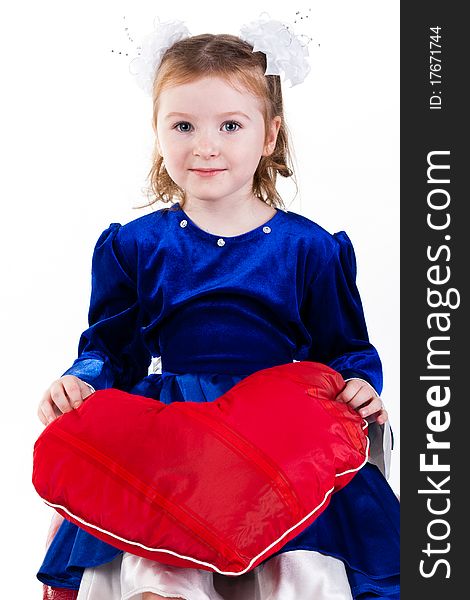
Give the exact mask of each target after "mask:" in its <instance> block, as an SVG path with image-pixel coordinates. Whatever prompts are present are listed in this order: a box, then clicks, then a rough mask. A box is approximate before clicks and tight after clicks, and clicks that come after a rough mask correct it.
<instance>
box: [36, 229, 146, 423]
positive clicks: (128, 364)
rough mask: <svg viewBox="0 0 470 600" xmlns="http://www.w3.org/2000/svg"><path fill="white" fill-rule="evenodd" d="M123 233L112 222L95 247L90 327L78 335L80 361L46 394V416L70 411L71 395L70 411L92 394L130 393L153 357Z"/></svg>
mask: <svg viewBox="0 0 470 600" xmlns="http://www.w3.org/2000/svg"><path fill="white" fill-rule="evenodd" d="M120 232H121V225H120V224H119V223H112V224H111V225H110V226H109V227H108V228H107V229H106V230H105V231H103V233H102V234H101V235H100V237H99V239H98V241H97V243H96V245H95V248H94V251H93V258H92V269H91V298H90V308H89V311H88V324H89V327H88V328H87V329H86V330H85V331H84V332H83V333H82V335H81V337H80V341H79V345H78V357H77V359H76V360H75V361H74V363H73V364H72V366H71V367H70V368H69V369H67V371H65V373H63V374H62V376H61V378H60V379H59V380H57V381H56V382H54V383H53V384H52V386H51V387H50V388H49V390H47V392H46V393H45V395H44V396H43V399H42V401H41V405H40V412H41V413H42V414H45V413H47V414H48V415H49V416H50V414H51V411H52V409H54V411H55V413H56V416H57V414H60V413H61V412H66V410H62V408H66V409H67V406H68V404H69V403H68V401H67V400H70V396H71V395H72V396H73V400H74V401H75V402H72V401H70V405H71V406H70V408H69V410H71V408H72V407H74V403H75V404H77V405H78V404H79V403H80V401H81V400H82V399H83V398H84V397H86V396H87V395H89V393H91V392H92V391H93V390H98V389H106V388H110V387H116V388H119V389H123V390H125V391H127V390H129V389H130V388H132V387H133V385H135V383H136V382H137V381H139V379H142V378H143V377H145V376H146V375H147V372H148V366H149V364H150V361H151V354H150V352H149V351H148V349H147V348H146V347H145V345H144V343H143V340H142V336H141V311H140V307H139V301H138V294H137V285H136V273H135V268H134V269H132V267H131V265H130V263H129V262H128V258H127V257H126V255H125V248H124V242H123V240H122V239H121V235H120ZM54 386H55V387H54ZM90 386H91V387H90ZM80 396H81V398H80ZM38 412H39V411H38ZM40 418H41V417H40ZM41 420H42V419H41Z"/></svg>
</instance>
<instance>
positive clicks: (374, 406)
mask: <svg viewBox="0 0 470 600" xmlns="http://www.w3.org/2000/svg"><path fill="white" fill-rule="evenodd" d="M359 406H360V408H359V411H358V412H359V414H360V415H361V417H369V416H370V415H373V414H375V413H377V412H379V411H381V410H382V409H383V403H382V399H381V398H380V397H379V396H376V397H375V398H372V400H370V401H369V402H368V403H367V404H366V405H359Z"/></svg>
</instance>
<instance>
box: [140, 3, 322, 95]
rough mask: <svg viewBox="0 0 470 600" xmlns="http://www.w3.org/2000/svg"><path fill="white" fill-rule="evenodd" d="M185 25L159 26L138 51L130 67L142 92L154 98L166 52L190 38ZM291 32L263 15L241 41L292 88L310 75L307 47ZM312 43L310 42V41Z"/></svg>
mask: <svg viewBox="0 0 470 600" xmlns="http://www.w3.org/2000/svg"><path fill="white" fill-rule="evenodd" d="M190 36H191V33H190V32H189V30H188V28H187V27H186V25H185V24H184V22H183V21H178V20H174V21H165V22H163V23H161V22H159V23H158V25H157V26H156V28H155V29H154V31H152V32H151V33H150V34H148V35H147V36H146V37H145V38H144V39H143V40H142V43H141V46H140V47H139V53H138V56H137V57H136V58H134V59H133V60H132V61H131V63H130V70H131V73H132V74H133V75H134V77H135V80H136V82H137V84H138V85H139V87H140V88H142V89H143V90H144V91H145V92H146V93H147V94H149V95H152V87H153V80H154V77H155V73H156V70H157V68H158V65H159V64H160V61H161V59H162V57H163V54H164V53H165V51H166V50H167V49H168V48H170V47H171V46H172V45H173V44H174V43H175V42H178V41H180V40H182V39H185V38H187V37H190ZM302 37H305V36H297V35H295V34H293V33H292V32H291V28H290V27H289V26H287V25H284V24H283V23H281V22H280V21H275V20H273V19H270V18H269V15H266V13H263V15H261V17H260V19H258V20H255V21H252V22H251V23H249V24H247V25H243V26H242V27H241V29H240V38H241V39H242V40H244V41H246V42H248V43H249V44H251V45H252V46H253V52H264V53H265V54H266V65H267V66H266V71H265V75H283V76H284V81H290V87H293V86H294V85H297V84H299V83H302V82H303V81H304V79H305V77H306V76H307V75H308V73H309V72H310V65H309V63H308V61H307V57H308V55H309V54H308V48H307V43H308V42H307V43H303V41H302ZM309 41H310V38H309Z"/></svg>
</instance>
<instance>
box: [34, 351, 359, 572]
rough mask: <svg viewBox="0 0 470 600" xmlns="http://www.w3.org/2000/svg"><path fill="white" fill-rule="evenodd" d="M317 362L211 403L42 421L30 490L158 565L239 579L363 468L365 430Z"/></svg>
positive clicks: (119, 396)
mask: <svg viewBox="0 0 470 600" xmlns="http://www.w3.org/2000/svg"><path fill="white" fill-rule="evenodd" d="M343 388H344V380H343V378H342V377H341V375H340V374H339V373H337V372H336V371H334V370H332V369H330V368H329V367H326V366H325V365H321V364H319V363H313V362H295V363H289V364H286V365H280V366H277V367H272V368H270V369H264V370H262V371H258V372H256V373H254V374H252V375H250V376H248V377H246V378H245V379H243V380H242V381H240V382H239V383H238V384H236V385H235V386H233V387H232V388H231V389H230V390H229V391H228V392H226V393H225V394H223V395H222V396H220V397H219V398H218V399H217V400H215V401H214V402H207V403H199V402H191V401H187V402H174V403H172V404H163V403H162V402H160V401H157V400H153V399H151V398H146V397H143V396H137V395H135V394H129V393H126V392H122V391H119V390H116V389H107V390H100V391H97V392H95V393H94V394H92V395H91V396H89V397H88V398H87V399H86V401H85V402H84V403H83V404H82V405H81V406H80V408H78V409H77V410H75V411H72V412H69V413H65V414H63V415H61V416H60V417H59V418H57V419H56V420H55V421H53V422H52V423H51V424H50V425H48V426H47V427H46V428H45V429H44V431H43V432H42V434H41V435H40V436H39V438H38V440H37V441H36V443H35V446H34V465H33V484H34V486H35V488H36V490H37V492H38V494H39V495H40V496H41V498H42V499H43V500H44V501H45V502H46V503H47V504H49V505H50V506H53V507H54V508H55V509H56V510H57V511H58V512H59V513H60V514H61V515H63V516H64V517H65V518H67V519H69V520H70V521H72V522H73V523H76V524H77V525H78V526H79V527H81V528H83V529H85V530H86V531H88V532H89V533H91V534H93V535H94V536H95V537H98V538H100V539H102V540H104V541H105V542H108V543H110V544H112V545H113V546H115V547H117V548H120V549H121V550H125V551H128V552H131V553H133V554H137V555H139V556H143V557H146V558H150V559H152V560H157V561H159V562H162V563H165V564H169V565H175V566H181V567H194V568H199V569H206V570H209V571H217V572H219V573H222V574H224V575H241V574H243V573H245V572H247V571H249V570H251V569H253V568H254V567H256V566H257V565H258V564H259V563H260V562H261V561H263V560H265V559H266V558H268V557H269V556H271V555H272V554H274V553H275V552H276V551H277V550H279V549H280V548H281V547H282V546H283V545H284V544H286V543H287V542H288V541H289V540H291V539H292V538H293V537H295V536H296V535H298V534H299V533H300V532H301V531H302V530H303V529H305V528H306V527H307V526H308V525H310V524H311V523H312V522H313V521H314V519H315V518H316V517H317V516H318V515H319V514H320V513H321V512H322V511H323V510H324V509H325V508H326V506H327V505H328V503H329V501H330V497H331V494H332V493H333V492H334V491H336V490H338V489H339V488H341V487H342V486H344V485H346V484H347V483H348V482H349V481H350V480H351V479H352V477H353V476H354V475H355V473H356V472H357V471H358V470H359V469H360V468H361V467H362V466H363V465H364V464H365V462H366V460H367V454H368V446H369V444H368V439H367V437H366V427H367V423H366V422H365V421H364V420H363V419H362V418H361V417H360V416H359V415H358V414H357V413H356V412H355V411H354V410H353V409H351V408H350V407H349V406H348V405H347V404H344V403H342V402H336V401H334V398H335V397H336V395H337V394H338V393H339V392H340V391H341V390H342V389H343Z"/></svg>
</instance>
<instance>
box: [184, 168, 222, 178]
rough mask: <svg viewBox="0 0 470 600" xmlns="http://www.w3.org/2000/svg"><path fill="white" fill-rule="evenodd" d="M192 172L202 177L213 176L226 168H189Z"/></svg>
mask: <svg viewBox="0 0 470 600" xmlns="http://www.w3.org/2000/svg"><path fill="white" fill-rule="evenodd" d="M189 170H190V172H191V173H195V174H196V175H199V176H200V177H213V176H214V175H217V174H218V173H223V172H224V171H225V170H226V169H189Z"/></svg>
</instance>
